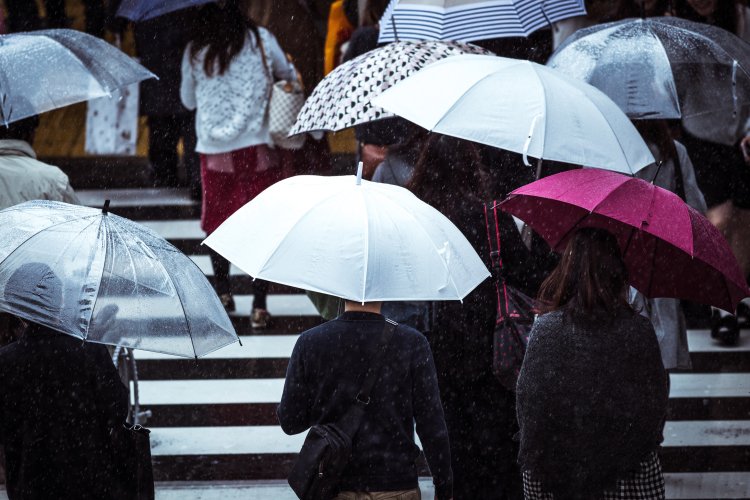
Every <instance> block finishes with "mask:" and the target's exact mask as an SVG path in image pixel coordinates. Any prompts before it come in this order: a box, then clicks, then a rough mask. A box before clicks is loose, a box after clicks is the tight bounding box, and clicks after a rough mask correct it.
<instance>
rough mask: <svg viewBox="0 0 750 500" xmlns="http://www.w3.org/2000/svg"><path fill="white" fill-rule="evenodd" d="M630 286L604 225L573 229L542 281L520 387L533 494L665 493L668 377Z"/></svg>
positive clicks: (527, 488) (524, 464)
mask: <svg viewBox="0 0 750 500" xmlns="http://www.w3.org/2000/svg"><path fill="white" fill-rule="evenodd" d="M628 289H629V286H628V270H627V268H626V266H625V263H624V262H623V259H622V256H621V253H620V248H619V246H618V243H617V240H616V238H615V237H614V236H613V235H612V234H611V233H609V232H607V231H605V230H603V229H597V228H582V229H578V230H577V231H576V232H575V233H573V235H572V236H571V237H570V240H569V242H568V244H567V246H566V248H565V251H564V252H563V254H562V258H561V260H560V263H559V265H558V266H557V268H556V269H555V270H554V271H553V272H552V274H550V276H549V277H548V278H547V279H546V280H545V281H544V283H543V284H542V287H541V290H540V292H539V299H540V302H541V303H542V308H543V312H544V313H545V314H543V315H541V316H539V317H538V318H537V320H536V322H535V323H534V327H533V329H532V331H531V336H530V341H529V345H528V348H527V351H526V357H525V358H524V361H523V366H522V368H521V373H520V376H519V379H518V386H517V393H516V396H517V412H518V423H519V426H520V433H519V435H520V452H519V463H520V465H521V470H522V471H523V482H524V495H525V498H526V499H527V500H533V499H545V500H550V499H553V498H559V499H563V498H564V499H602V498H604V499H620V498H628V499H633V498H644V499H646V498H648V499H657V498H664V494H665V493H664V477H663V475H662V471H661V465H660V463H659V457H658V455H657V450H658V448H659V445H660V443H661V441H662V440H663V436H662V433H663V428H664V421H665V418H666V411H667V401H668V393H669V391H668V379H667V374H666V371H665V370H664V366H663V365H662V361H661V357H660V354H659V345H658V343H657V341H656V335H655V333H654V329H653V327H652V326H651V323H650V322H649V320H648V319H647V318H645V317H643V316H641V315H640V314H639V313H638V312H637V311H634V310H633V309H632V308H631V307H630V305H629V304H628Z"/></svg>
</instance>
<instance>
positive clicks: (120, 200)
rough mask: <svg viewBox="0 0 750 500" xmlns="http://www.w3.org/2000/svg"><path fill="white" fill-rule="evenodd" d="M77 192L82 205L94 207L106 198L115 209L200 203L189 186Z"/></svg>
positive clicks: (84, 190)
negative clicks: (192, 197) (193, 198)
mask: <svg viewBox="0 0 750 500" xmlns="http://www.w3.org/2000/svg"><path fill="white" fill-rule="evenodd" d="M76 194H77V195H78V199H80V200H81V204H82V205H88V206H93V207H100V206H102V205H103V204H104V200H110V201H111V205H110V208H111V209H113V210H114V209H116V208H117V207H140V206H149V207H161V206H165V205H180V206H190V205H197V204H198V202H196V201H195V200H192V199H191V198H190V192H189V190H188V189H187V188H136V189H81V190H76Z"/></svg>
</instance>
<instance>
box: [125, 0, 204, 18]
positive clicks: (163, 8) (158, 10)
mask: <svg viewBox="0 0 750 500" xmlns="http://www.w3.org/2000/svg"><path fill="white" fill-rule="evenodd" d="M213 1H214V0H123V2H122V3H121V4H120V8H119V9H117V16H118V17H124V18H126V19H130V20H131V21H136V22H137V21H145V20H147V19H152V18H154V17H159V16H163V15H164V14H169V13H170V12H174V11H176V10H182V9H187V8H189V7H195V6H197V5H203V4H206V3H211V2H213Z"/></svg>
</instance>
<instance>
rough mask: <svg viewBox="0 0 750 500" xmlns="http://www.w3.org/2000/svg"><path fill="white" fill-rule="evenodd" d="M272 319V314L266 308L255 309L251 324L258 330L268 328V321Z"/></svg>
mask: <svg viewBox="0 0 750 500" xmlns="http://www.w3.org/2000/svg"><path fill="white" fill-rule="evenodd" d="M270 320H271V315H270V314H268V311H266V310H265V309H258V308H257V307H256V308H254V309H253V314H252V315H251V316H250V326H252V327H253V328H255V329H256V330H262V329H264V328H268V322H269V321H270Z"/></svg>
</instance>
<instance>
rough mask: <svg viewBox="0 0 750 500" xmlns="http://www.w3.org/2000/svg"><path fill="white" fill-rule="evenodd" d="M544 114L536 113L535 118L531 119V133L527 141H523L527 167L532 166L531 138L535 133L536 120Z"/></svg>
mask: <svg viewBox="0 0 750 500" xmlns="http://www.w3.org/2000/svg"><path fill="white" fill-rule="evenodd" d="M541 116H542V115H536V116H535V117H534V119H533V120H531V127H529V135H528V137H526V142H524V143H523V164H524V165H526V166H527V167H530V166H531V163H529V157H528V153H529V146H530V145H531V138H532V136H533V135H534V128H536V122H537V120H539V117H541Z"/></svg>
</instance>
